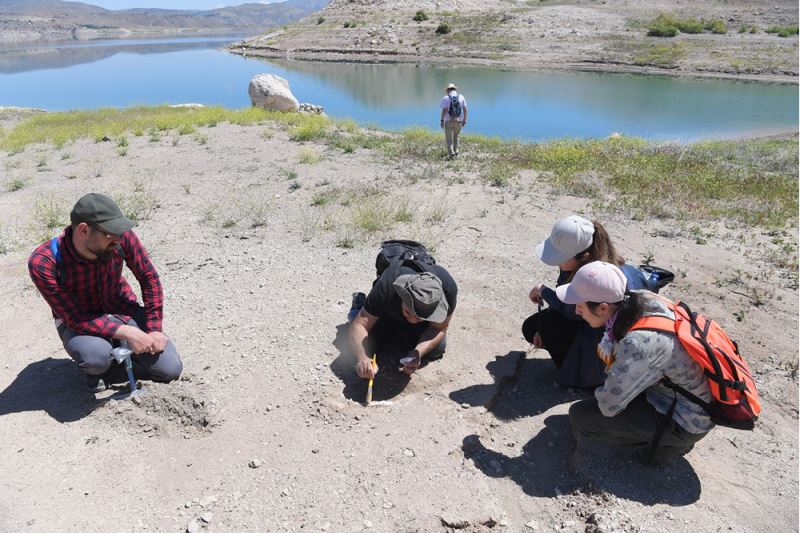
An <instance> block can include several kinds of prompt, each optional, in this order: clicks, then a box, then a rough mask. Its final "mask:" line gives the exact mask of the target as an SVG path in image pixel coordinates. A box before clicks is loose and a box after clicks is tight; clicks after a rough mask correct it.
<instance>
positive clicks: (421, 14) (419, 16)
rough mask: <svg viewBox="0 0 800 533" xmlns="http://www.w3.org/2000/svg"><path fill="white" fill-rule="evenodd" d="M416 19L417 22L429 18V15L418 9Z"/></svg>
mask: <svg viewBox="0 0 800 533" xmlns="http://www.w3.org/2000/svg"><path fill="white" fill-rule="evenodd" d="M414 20H416V21H417V22H422V21H425V20H428V15H427V14H426V13H425V12H424V11H422V10H421V9H420V10H419V11H417V14H416V15H414Z"/></svg>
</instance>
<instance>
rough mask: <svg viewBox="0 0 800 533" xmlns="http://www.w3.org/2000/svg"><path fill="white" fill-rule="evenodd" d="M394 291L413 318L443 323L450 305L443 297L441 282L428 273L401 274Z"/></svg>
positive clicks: (394, 284)
mask: <svg viewBox="0 0 800 533" xmlns="http://www.w3.org/2000/svg"><path fill="white" fill-rule="evenodd" d="M392 286H394V290H395V291H396V292H397V294H398V295H399V296H400V298H401V299H402V300H403V303H404V304H406V307H408V308H409V309H410V310H411V312H412V313H414V316H416V317H417V318H419V319H422V320H425V321H427V322H436V323H439V322H444V321H445V319H446V318H447V314H448V313H449V311H450V305H448V303H447V298H445V296H444V290H443V289H442V280H440V279H439V278H438V277H436V275H435V274H432V273H430V272H420V273H419V274H403V275H402V276H398V277H397V279H396V280H394V283H392Z"/></svg>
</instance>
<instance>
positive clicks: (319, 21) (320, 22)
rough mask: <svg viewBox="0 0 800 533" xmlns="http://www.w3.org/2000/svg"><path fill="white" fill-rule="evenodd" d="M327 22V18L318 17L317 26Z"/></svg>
mask: <svg viewBox="0 0 800 533" xmlns="http://www.w3.org/2000/svg"><path fill="white" fill-rule="evenodd" d="M323 22H325V17H317V25H319V24H322V23H323Z"/></svg>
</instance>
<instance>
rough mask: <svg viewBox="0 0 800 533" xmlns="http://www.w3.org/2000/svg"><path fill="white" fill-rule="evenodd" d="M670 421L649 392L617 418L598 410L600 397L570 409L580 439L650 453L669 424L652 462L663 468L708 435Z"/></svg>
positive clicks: (570, 418)
mask: <svg viewBox="0 0 800 533" xmlns="http://www.w3.org/2000/svg"><path fill="white" fill-rule="evenodd" d="M666 418H667V417H666V416H665V415H662V414H661V413H659V412H658V411H656V410H655V408H654V407H653V406H652V405H650V404H649V403H648V402H647V399H646V397H645V393H642V394H640V395H639V396H637V397H636V398H635V399H634V400H633V401H632V402H631V403H629V404H628V407H626V408H625V410H624V411H622V412H621V413H619V414H618V415H616V416H604V415H603V413H601V412H600V409H599V408H598V407H597V399H596V398H592V399H589V400H581V401H579V402H575V403H574V404H572V406H571V407H570V408H569V421H570V423H571V424H572V430H573V431H574V432H575V435H576V436H578V435H580V436H584V437H588V438H591V439H597V440H599V441H603V442H608V443H611V444H622V445H625V446H633V447H637V448H641V449H642V450H643V451H646V452H649V451H650V448H651V447H652V446H653V442H654V440H655V439H656V438H657V436H658V431H659V429H660V428H661V425H662V424H664V423H667V424H668V425H667V427H666V429H665V430H664V433H663V435H662V436H661V440H660V442H659V444H658V447H657V448H656V449H655V450H654V451H653V454H652V459H653V460H654V461H655V462H656V463H658V464H662V465H663V464H667V463H668V462H670V461H671V460H672V459H674V458H675V457H677V456H679V455H684V454H687V453H689V452H690V451H691V450H692V448H693V447H694V444H695V443H696V442H697V441H699V440H700V439H702V438H703V437H705V436H706V435H707V434H708V433H699V434H698V433H689V432H688V431H686V430H685V429H683V428H682V427H681V426H680V425H679V424H678V423H677V422H675V420H673V419H672V418H670V419H669V420H666Z"/></svg>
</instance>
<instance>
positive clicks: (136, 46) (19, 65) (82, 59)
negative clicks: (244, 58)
mask: <svg viewBox="0 0 800 533" xmlns="http://www.w3.org/2000/svg"><path fill="white" fill-rule="evenodd" d="M233 40H234V39H233V38H231V37H217V38H213V37H204V38H199V37H198V38H187V39H180V40H179V41H176V40H175V39H150V40H148V39H124V40H123V39H120V40H114V41H109V40H103V41H86V42H69V43H48V44H47V45H42V46H34V47H30V46H28V47H16V48H0V74H14V73H17V72H27V71H29V70H40V69H58V68H66V67H71V66H73V65H80V64H82V63H93V62H95V61H99V60H101V59H105V58H107V57H111V56H113V55H115V54H119V53H128V54H162V53H164V52H175V51H180V50H203V49H209V48H222V47H223V46H225V45H226V44H228V43H230V42H233Z"/></svg>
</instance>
